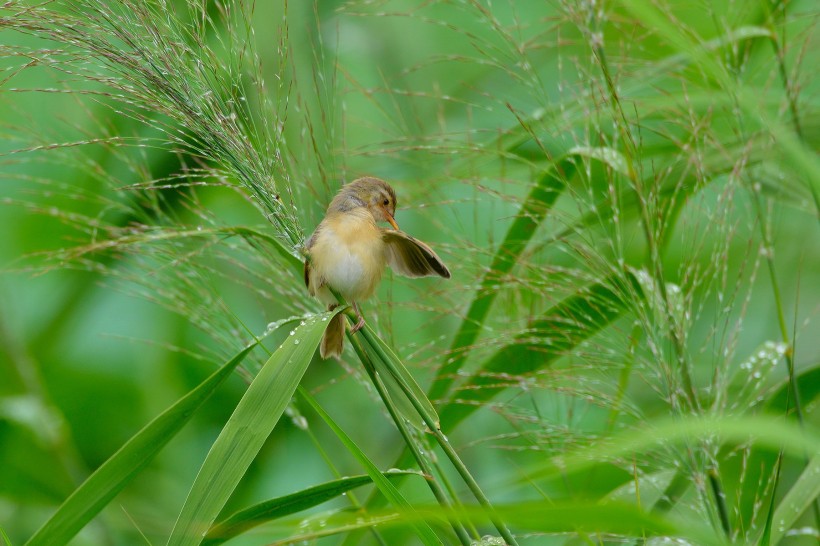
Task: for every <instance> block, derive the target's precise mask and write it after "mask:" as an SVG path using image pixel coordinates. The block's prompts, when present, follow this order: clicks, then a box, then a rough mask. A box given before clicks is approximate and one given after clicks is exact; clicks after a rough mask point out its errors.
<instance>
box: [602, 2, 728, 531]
mask: <svg viewBox="0 0 820 546" xmlns="http://www.w3.org/2000/svg"><path fill="white" fill-rule="evenodd" d="M592 19H593V25H592V26H593V28H595V29H596V32H595V33H594V34H593V35H592V36H591V37H590V41H591V47H592V51H593V54H594V56H595V58H596V59H597V60H598V64H599V66H600V68H601V72H602V74H603V76H604V81H605V82H606V86H607V90H608V92H609V97H610V101H609V102H610V104H611V108H612V111H613V117H614V120H615V124H616V126H617V127H618V131H619V132H620V134H621V136H622V139H623V142H624V152H625V153H624V156H625V158H626V161H627V166H628V175H629V178H630V181H631V185H630V186H631V187H632V188H633V189H634V191H635V193H636V198H637V203H638V205H639V210H640V214H641V225H642V228H643V232H644V237H645V239H646V243H647V246H648V248H649V255H650V257H649V259H650V262H651V264H652V273H653V277H654V280H655V285H656V286H657V287H658V289H659V291H660V293H661V298H662V301H663V308H664V312H665V314H666V318H667V323H668V325H669V334H670V337H671V338H672V344H673V347H674V350H675V356H676V359H677V361H678V368H679V370H680V374H681V379H682V381H683V388H684V393H685V395H686V397H687V399H688V402H689V405H690V406H691V408H692V410H693V411H695V412H698V413H699V412H700V404H699V401H698V397H697V394H696V392H695V388H694V384H693V382H692V375H691V372H690V369H689V368H690V365H689V362H688V361H687V359H686V350H685V347H684V344H683V340H682V339H681V337H680V335H679V333H678V331H677V328H676V326H675V325H676V324H677V321H676V320H675V318H674V313H673V312H672V305H671V304H670V301H669V295H668V291H667V290H666V283H665V280H664V274H663V267H662V264H661V256H660V247H659V245H658V242H657V241H656V239H655V237H654V235H653V233H652V227H651V226H652V223H651V217H650V214H649V211H648V210H647V206H646V202H645V200H644V191H643V183H642V181H641V177H640V175H639V174H638V173H637V172H636V170H635V161H636V159H637V158H636V155H637V154H636V150H637V147H636V145H635V141H634V139H633V137H632V133H631V131H630V130H629V123H628V121H627V118H626V114H625V113H624V110H623V107H622V105H621V101H620V96H619V94H618V91H617V89H616V88H615V84H614V82H613V79H612V75H611V73H610V70H609V65H608V63H607V57H606V52H605V51H604V47H603V42H602V38H598V36H602V35H601V34H599V32H600V19H598V18H597V17H595V16H594V14H593V16H592ZM708 482H709V486H710V488H711V489H712V494H713V497H714V499H715V502H716V503H717V505H716V506H717V511H718V516H719V518H720V523H721V527H722V528H723V530H724V532H725V533H726V536H727V537H731V535H732V528H731V523H730V521H729V515H728V511H727V510H726V506H725V498H726V495H725V492H724V489H723V486H722V484H721V482H720V477H719V476H718V475H717V473H716V472H714V470H711V471H709V472H708Z"/></svg>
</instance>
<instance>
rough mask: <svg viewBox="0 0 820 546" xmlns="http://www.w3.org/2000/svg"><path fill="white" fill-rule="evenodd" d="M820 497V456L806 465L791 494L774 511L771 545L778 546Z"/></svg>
mask: <svg viewBox="0 0 820 546" xmlns="http://www.w3.org/2000/svg"><path fill="white" fill-rule="evenodd" d="M819 496H820V454H819V455H815V456H814V457H812V459H811V460H810V461H809V464H808V465H806V468H805V469H804V470H803V473H802V474H800V477H799V478H797V481H796V482H795V483H794V485H793V486H792V488H791V489H789V492H788V493H786V496H785V497H783V500H781V501H780V504H779V505H778V506H777V509H776V510H775V511H774V518H773V520H772V529H771V533H772V534H771V541H770V543H771V544H778V543H780V540H781V539H782V538H783V537H784V536H785V534H786V531H788V530H789V529H791V528H792V526H793V525H794V524H795V522H797V519H798V518H799V517H800V516H801V515H803V513H804V512H805V511H806V510H807V509H808V508H809V506H811V504H812V503H813V502H814V501H815V500H816V499H817V497H819Z"/></svg>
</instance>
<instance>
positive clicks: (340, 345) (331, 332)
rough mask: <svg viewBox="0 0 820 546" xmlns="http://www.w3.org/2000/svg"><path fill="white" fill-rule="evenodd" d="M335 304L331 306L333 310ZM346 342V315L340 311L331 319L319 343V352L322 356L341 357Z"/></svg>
mask: <svg viewBox="0 0 820 546" xmlns="http://www.w3.org/2000/svg"><path fill="white" fill-rule="evenodd" d="M334 307H336V306H335V305H332V306H331V307H330V310H332V309H333V308H334ZM344 342H345V315H344V313H339V314H338V315H336V316H334V317H333V318H332V319H330V323H329V324H328V325H327V329H326V330H325V334H324V335H323V336H322V344H321V345H319V354H320V355H322V358H330V357H333V358H339V357H340V356H342V349H344Z"/></svg>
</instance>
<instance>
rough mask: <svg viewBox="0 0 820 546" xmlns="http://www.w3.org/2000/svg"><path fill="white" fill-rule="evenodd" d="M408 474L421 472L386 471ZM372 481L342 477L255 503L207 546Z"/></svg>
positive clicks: (225, 523) (219, 527)
mask: <svg viewBox="0 0 820 546" xmlns="http://www.w3.org/2000/svg"><path fill="white" fill-rule="evenodd" d="M408 474H413V475H418V472H413V471H400V470H399V471H392V472H385V473H384V476H385V477H387V478H390V477H392V476H404V475H408ZM369 483H373V480H372V479H371V478H370V476H366V475H362V476H353V477H349V478H341V479H338V480H333V481H330V482H326V483H323V484H320V485H316V486H313V487H309V488H307V489H304V490H302V491H299V492H297V493H291V494H290V495H284V496H282V497H277V498H275V499H271V500H268V501H265V502H260V503H258V504H254V505H253V506H250V507H248V508H245V509H244V510H240V511H239V512H236V513H235V514H233V515H231V516H229V517H228V518H226V519H224V520H222V521H220V522H219V523H217V524H216V525H214V526H213V527H211V529H210V531H208V534H207V535H206V536H205V540H204V541H203V543H202V544H203V545H207V546H215V545H216V544H222V543H223V542H225V541H226V540H230V539H231V538H233V537H235V536H237V535H239V534H241V533H244V532H245V531H247V530H249V529H252V528H253V527H256V526H257V525H261V524H263V523H266V522H269V521H272V520H274V519H277V518H281V517H284V516H288V515H290V514H295V513H296V512H301V511H302V510H306V509H308V508H312V507H314V506H317V505H319V504H321V503H323V502H326V501H329V500H331V499H334V498H336V497H338V496H340V495H342V494H344V493H346V492H347V491H350V490H351V489H354V488H356V487H361V486H362V485H367V484H369Z"/></svg>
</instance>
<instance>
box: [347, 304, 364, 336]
mask: <svg viewBox="0 0 820 546" xmlns="http://www.w3.org/2000/svg"><path fill="white" fill-rule="evenodd" d="M353 310H354V311H355V312H356V318H358V319H359V322H357V323H356V324H354V325H353V328H351V329H350V333H351V334H355V333H356V332H358V331H359V330H361V329H362V328H364V317H363V316H362V312H361V311H359V306H358V304H357V303H356V302H355V301H354V302H353Z"/></svg>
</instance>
